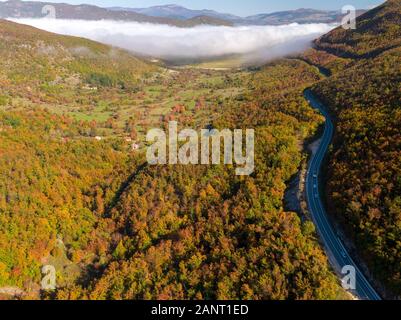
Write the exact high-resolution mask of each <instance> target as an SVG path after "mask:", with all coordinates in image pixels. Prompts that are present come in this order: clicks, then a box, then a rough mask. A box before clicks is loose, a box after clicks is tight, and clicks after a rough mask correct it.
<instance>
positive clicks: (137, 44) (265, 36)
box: [12, 19, 334, 60]
mask: <svg viewBox="0 0 401 320" xmlns="http://www.w3.org/2000/svg"><path fill="white" fill-rule="evenodd" d="M12 20H13V21H15V22H18V23H23V24H28V25H31V26H34V27H37V28H40V29H43V30H47V31H51V32H55V33H59V34H66V35H73V36H81V37H85V38H89V39H92V40H96V41H99V42H102V43H106V44H110V45H114V46H118V47H120V48H124V49H127V50H130V51H133V52H136V53H140V54H143V55H149V56H153V57H157V58H162V59H170V60H172V59H174V60H177V59H197V58H202V59H204V58H212V57H219V56H223V55H230V54H241V55H245V56H248V57H249V59H259V60H260V59H264V60H267V59H270V58H275V57H278V56H283V55H286V54H290V53H294V52H298V51H301V50H304V49H305V48H306V47H307V46H308V45H309V44H310V41H311V40H313V39H314V38H316V37H318V36H320V35H322V34H324V33H326V32H328V31H330V30H331V29H333V27H334V26H333V25H328V24H303V25H299V24H290V25H284V26H238V27H224V26H198V27H194V28H177V27H173V26H167V25H157V24H149V23H136V22H122V21H110V20H102V21H84V20H62V19H12Z"/></svg>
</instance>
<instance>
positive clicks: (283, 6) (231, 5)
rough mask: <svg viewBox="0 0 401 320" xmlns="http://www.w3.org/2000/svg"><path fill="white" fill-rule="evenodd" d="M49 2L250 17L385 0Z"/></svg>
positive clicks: (85, 0)
mask: <svg viewBox="0 0 401 320" xmlns="http://www.w3.org/2000/svg"><path fill="white" fill-rule="evenodd" d="M43 1H48V2H67V3H72V4H81V3H88V4H95V5H99V6H102V7H111V6H124V7H132V8H138V7H149V6H154V5H163V4H171V3H174V4H178V5H182V6H185V7H188V8H190V9H214V10H217V11H221V12H227V13H233V14H236V15H240V16H246V15H251V14H256V13H268V12H273V11H280V10H289V9H298V8H314V9H337V10H339V9H341V8H342V6H344V5H353V6H355V7H356V8H361V9H365V8H370V7H371V6H374V5H377V4H380V3H382V2H384V1H383V0H327V1H322V0H245V1H244V0H165V1H163V0H43Z"/></svg>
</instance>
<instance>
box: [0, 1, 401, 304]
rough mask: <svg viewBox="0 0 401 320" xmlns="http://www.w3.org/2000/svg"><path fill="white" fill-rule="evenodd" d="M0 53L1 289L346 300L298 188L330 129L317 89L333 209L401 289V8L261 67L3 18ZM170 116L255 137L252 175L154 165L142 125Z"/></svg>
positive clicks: (374, 271) (392, 291)
mask: <svg viewBox="0 0 401 320" xmlns="http://www.w3.org/2000/svg"><path fill="white" fill-rule="evenodd" d="M0 57H1V59H0V298H2V299H12V298H20V299H73V300H76V299H94V300H98V299H101V300H102V299H145V300H148V299H161V300H171V299H175V300H177V299H207V300H210V299H223V300H224V299H229V300H237V299H246V300H252V299H255V300H283V299H289V300H325V299H328V300H334V299H350V296H349V295H348V293H347V292H346V291H345V290H344V289H343V288H342V287H341V283H340V280H339V278H338V277H337V274H336V272H335V270H334V269H333V267H332V266H331V265H330V263H329V260H328V257H327V255H326V253H325V250H324V248H323V246H322V243H321V241H320V240H319V236H318V233H317V230H316V228H315V225H314V223H313V221H312V217H311V215H310V212H308V208H307V206H306V203H305V199H304V197H303V196H302V195H301V196H300V197H297V196H295V193H296V192H295V191H291V189H290V184H292V183H291V182H293V181H294V178H295V179H296V177H298V179H300V180H302V171H305V168H306V166H307V164H308V159H309V157H310V155H309V152H308V150H309V147H308V146H309V145H310V144H311V143H312V142H313V141H315V140H316V139H317V138H318V137H319V136H320V135H321V133H322V129H323V128H324V120H325V119H324V117H323V116H322V115H321V114H320V113H319V111H317V110H316V109H313V108H312V107H311V105H310V104H309V103H308V101H307V100H306V99H305V96H304V91H305V90H306V89H308V88H310V89H311V91H312V92H313V94H314V95H315V96H316V97H318V98H319V100H320V101H322V102H323V103H324V104H325V105H326V106H328V108H329V110H328V111H329V112H330V114H331V116H332V118H333V120H334V124H335V128H336V129H335V136H334V140H333V142H332V145H331V147H330V151H329V153H328V155H327V157H326V160H325V164H324V170H323V171H324V172H323V173H324V177H323V188H322V193H323V194H324V198H325V205H326V206H327V211H328V212H329V215H330V219H331V220H332V221H333V224H334V225H335V226H336V227H337V228H339V230H340V232H341V233H344V235H345V237H346V238H347V239H348V242H349V243H348V244H347V247H348V246H349V248H351V249H350V250H351V251H352V254H353V255H355V258H356V259H357V260H358V262H359V261H360V262H361V263H362V264H363V266H364V268H365V269H366V270H367V271H365V273H366V274H368V277H369V279H370V280H371V281H372V283H373V285H374V286H375V288H378V290H379V291H380V293H381V295H382V296H383V297H385V298H395V297H399V296H401V240H400V238H401V161H400V159H401V2H400V1H396V0H389V1H387V2H386V3H385V4H383V5H381V6H379V7H376V8H374V9H373V10H371V11H368V12H367V13H365V14H363V15H362V16H360V17H359V18H358V21H357V29H356V30H344V29H343V28H341V27H339V28H337V29H335V30H333V31H332V32H330V33H328V34H326V35H324V36H322V37H320V38H319V39H317V40H315V41H314V44H313V47H312V48H310V49H308V50H306V51H305V52H303V53H302V54H296V55H292V56H290V57H286V58H279V59H275V60H272V61H270V62H268V63H266V64H264V65H262V66H258V67H243V68H235V69H224V68H219V67H214V68H213V67H212V68H208V67H206V66H205V65H200V66H193V65H191V66H186V67H179V68H170V67H168V66H166V65H163V64H161V63H156V62H154V61H153V62H151V61H147V60H146V59H144V58H138V57H136V56H135V55H133V54H132V53H130V52H128V51H125V50H121V49H117V48H115V47H110V46H107V45H104V44H100V43H97V42H93V41H90V40H87V39H84V38H78V37H70V36H61V35H57V34H53V33H49V32H46V31H42V30H39V29H35V28H33V27H30V26H26V25H21V24H17V23H14V22H10V21H6V20H0ZM219 63H220V62H219ZM322 71H323V72H322ZM170 121H177V123H178V125H179V128H180V130H181V129H184V128H193V129H196V130H200V129H203V128H215V129H224V128H228V129H230V130H234V129H244V130H245V129H249V128H252V129H254V130H255V139H256V140H255V169H254V171H253V172H252V174H250V175H249V176H238V175H236V174H235V166H233V165H228V166H227V165H212V164H209V165H203V166H200V165H175V166H170V165H150V164H149V163H148V162H147V159H146V147H147V146H148V142H147V141H146V133H147V132H148V130H149V129H151V128H161V129H163V130H164V129H167V128H168V123H169V122H170ZM300 184H302V183H300ZM300 188H301V189H302V187H300ZM297 193H299V194H302V190H298V191H297ZM289 194H290V196H291V195H292V198H294V197H295V198H297V199H295V201H298V202H299V207H300V209H299V210H293V209H291V208H289V205H288V200H287V197H288V195H289ZM292 201H294V200H292ZM290 207H291V206H290ZM43 265H52V266H54V267H55V270H56V276H57V277H56V279H57V288H56V290H52V291H44V290H42V288H41V281H42V277H43V274H42V272H41V268H42V266H43Z"/></svg>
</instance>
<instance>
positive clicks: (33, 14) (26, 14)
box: [0, 0, 232, 27]
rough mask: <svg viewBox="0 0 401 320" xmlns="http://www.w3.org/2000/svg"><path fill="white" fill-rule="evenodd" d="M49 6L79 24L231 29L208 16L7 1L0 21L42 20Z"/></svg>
mask: <svg viewBox="0 0 401 320" xmlns="http://www.w3.org/2000/svg"><path fill="white" fill-rule="evenodd" d="M47 5H51V6H53V7H54V8H55V9H56V17H57V18H59V19H82V20H102V19H107V20H122V21H135V22H148V23H156V24H168V25H174V26H178V27H193V26H196V25H201V24H208V25H226V26H229V25H232V23H231V22H229V21H227V20H222V19H218V18H214V17H209V16H196V17H192V18H189V19H185V20H183V19H173V18H168V17H154V16H147V15H143V14H141V13H136V12H134V11H131V10H110V9H107V8H101V7H97V6H93V5H86V4H82V5H71V4H66V3H51V2H33V1H20V0H10V1H6V2H0V18H44V17H46V15H47V12H46V11H43V8H44V7H45V6H47Z"/></svg>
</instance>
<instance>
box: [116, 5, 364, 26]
mask: <svg viewBox="0 0 401 320" xmlns="http://www.w3.org/2000/svg"><path fill="white" fill-rule="evenodd" d="M109 9H110V10H114V11H129V12H136V13H140V14H144V15H147V16H152V17H159V18H170V19H178V20H185V19H191V18H194V17H197V16H207V17H210V18H216V19H222V20H226V21H229V22H231V23H233V24H239V25H249V24H252V25H282V24H289V23H335V22H340V21H341V20H342V18H343V16H344V14H343V13H342V12H341V11H323V10H314V9H297V10H290V11H280V12H274V13H262V14H257V15H253V16H248V17H239V16H236V15H232V14H229V13H220V12H217V11H214V10H191V9H188V8H185V7H182V6H178V5H175V4H169V5H163V6H154V7H149V8H122V7H112V8H109ZM364 12H366V10H358V11H357V15H360V14H362V13H364Z"/></svg>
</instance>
